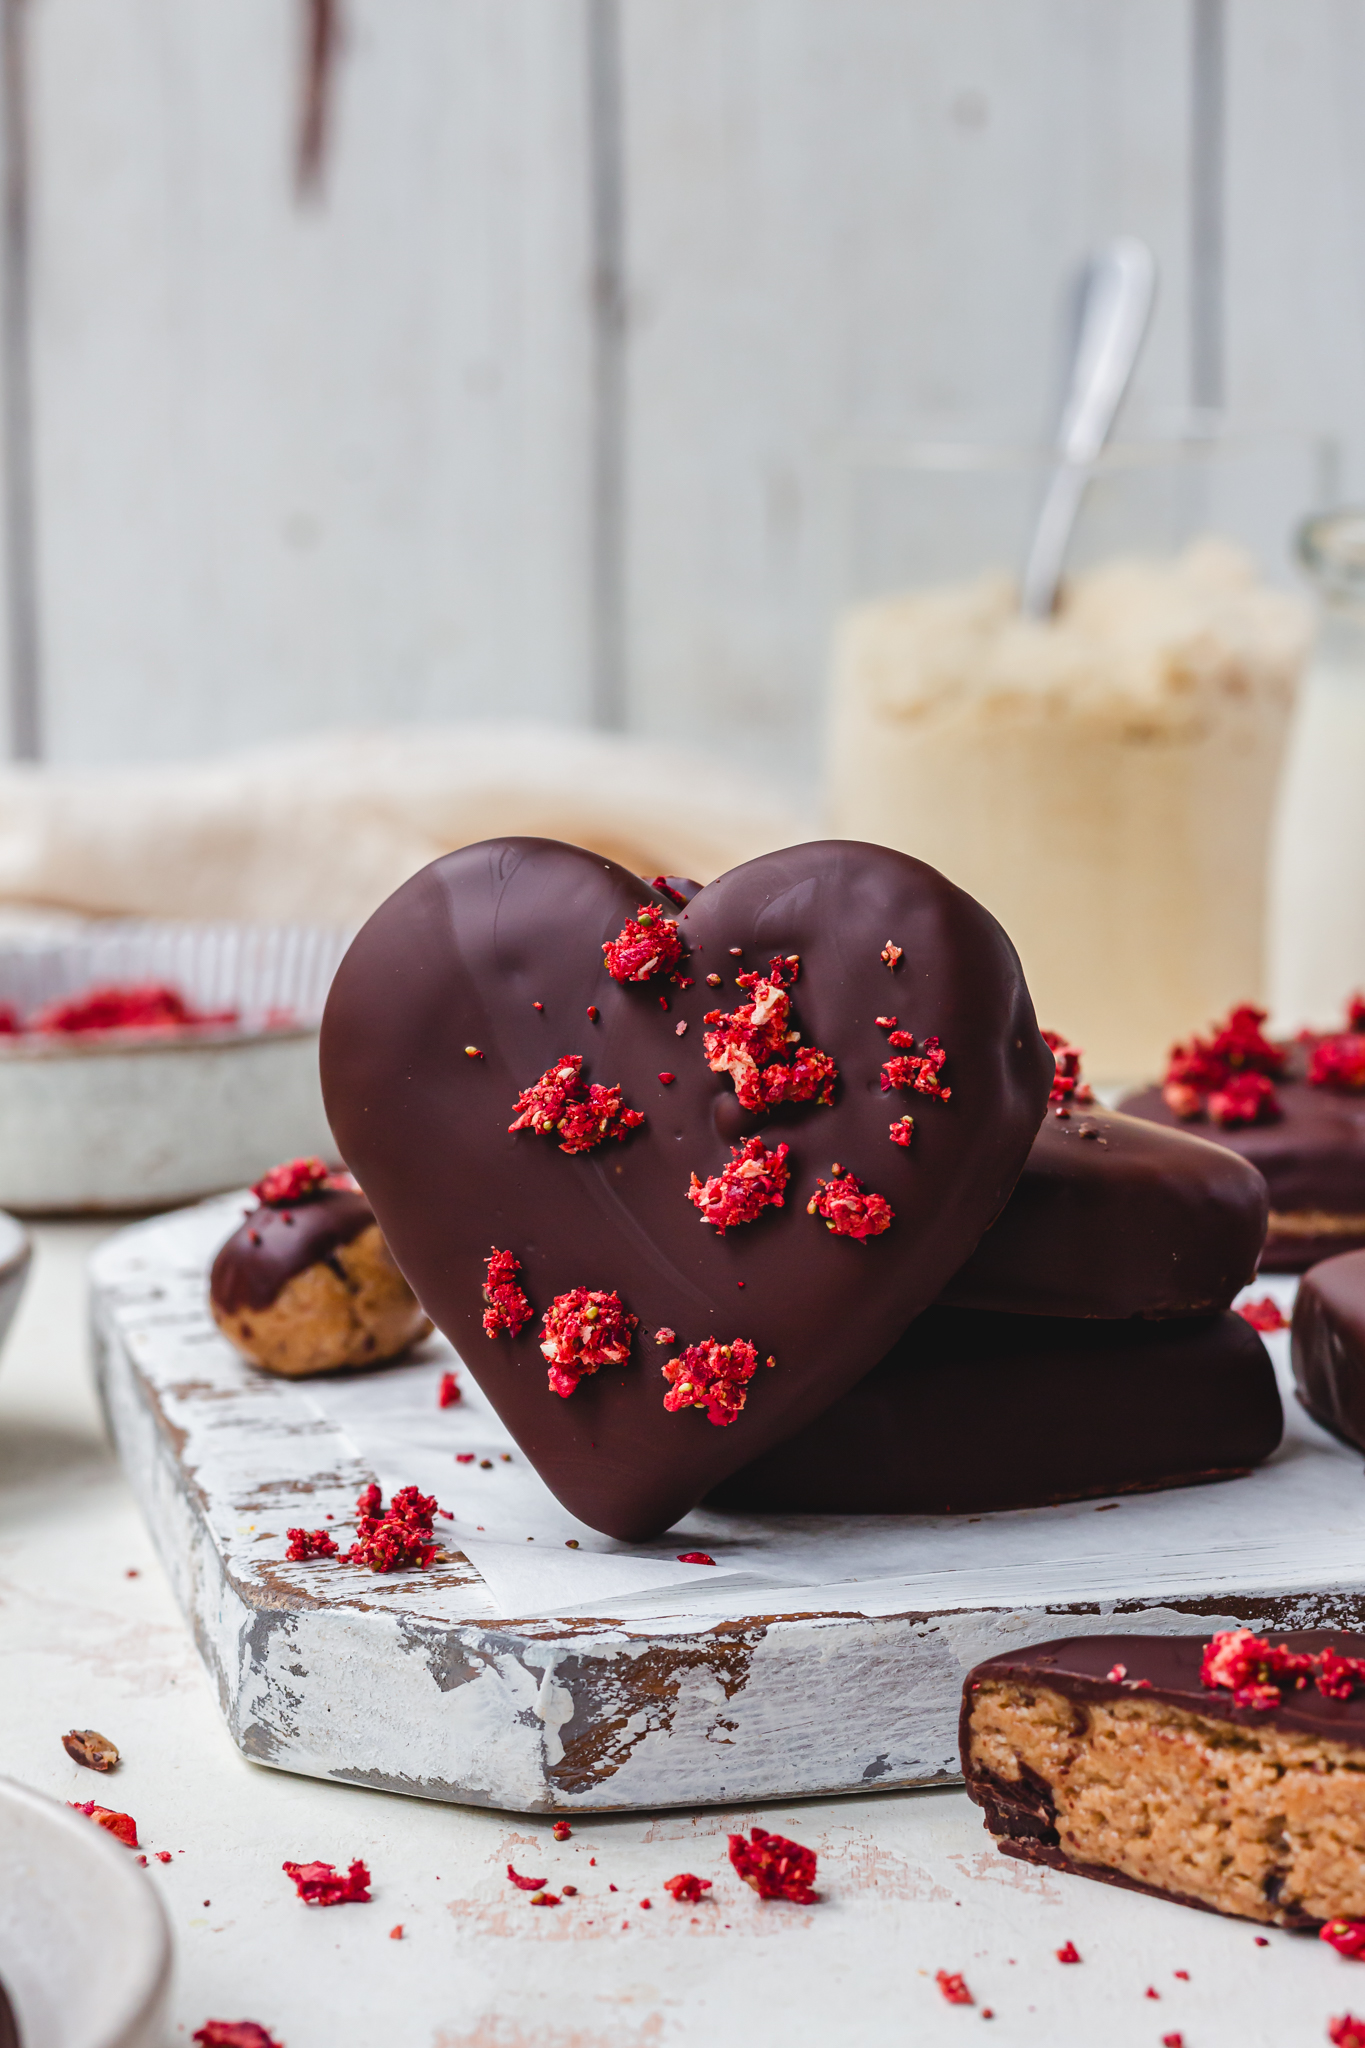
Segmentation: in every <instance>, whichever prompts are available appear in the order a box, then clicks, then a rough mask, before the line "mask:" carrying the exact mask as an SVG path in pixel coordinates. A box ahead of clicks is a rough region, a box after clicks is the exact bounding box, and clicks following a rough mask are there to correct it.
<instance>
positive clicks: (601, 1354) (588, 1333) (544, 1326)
mask: <svg viewBox="0 0 1365 2048" xmlns="http://www.w3.org/2000/svg"><path fill="white" fill-rule="evenodd" d="M638 1322H639V1317H638V1316H633V1315H629V1314H628V1313H627V1312H626V1309H625V1308H624V1307H623V1305H622V1302H621V1297H620V1295H619V1294H615V1293H606V1292H604V1291H603V1290H601V1289H600V1288H599V1289H589V1288H587V1287H575V1288H573V1289H572V1290H571V1291H570V1292H569V1293H568V1294H557V1295H556V1296H555V1298H554V1300H553V1301H552V1302H551V1303H550V1306H549V1307H548V1308H547V1309H546V1311H545V1314H544V1316H543V1317H542V1319H541V1332H542V1335H541V1345H540V1349H541V1354H542V1356H543V1357H545V1358H547V1359H548V1360H549V1364H550V1371H549V1382H550V1391H551V1393H553V1394H559V1395H560V1396H561V1397H562V1398H563V1399H564V1400H566V1401H567V1399H568V1398H569V1395H570V1394H571V1393H572V1392H573V1390H574V1388H575V1387H576V1386H577V1385H578V1382H579V1381H580V1380H581V1379H588V1378H590V1377H591V1375H592V1374H593V1373H595V1372H596V1371H597V1369H598V1367H599V1366H603V1365H625V1364H626V1363H627V1362H628V1360H629V1358H630V1344H631V1336H632V1333H633V1331H634V1330H635V1327H636V1324H637V1323H638Z"/></svg>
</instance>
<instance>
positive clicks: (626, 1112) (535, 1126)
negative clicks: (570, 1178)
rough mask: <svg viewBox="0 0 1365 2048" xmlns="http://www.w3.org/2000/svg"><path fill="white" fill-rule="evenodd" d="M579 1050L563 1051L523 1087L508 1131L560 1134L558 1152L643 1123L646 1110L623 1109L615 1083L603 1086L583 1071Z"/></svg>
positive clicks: (584, 1147)
mask: <svg viewBox="0 0 1365 2048" xmlns="http://www.w3.org/2000/svg"><path fill="white" fill-rule="evenodd" d="M582 1066H583V1055H582V1053H581V1052H571V1053H565V1054H564V1056H563V1058H562V1059H559V1060H556V1062H555V1064H554V1065H553V1066H552V1067H547V1068H546V1069H545V1072H544V1073H543V1074H542V1075H541V1077H540V1079H539V1080H538V1081H533V1082H532V1083H531V1085H530V1087H529V1088H523V1089H522V1091H521V1093H520V1095H519V1096H518V1097H517V1099H516V1101H515V1102H514V1103H513V1105H512V1107H513V1108H514V1109H515V1110H516V1112H517V1114H516V1118H515V1120H514V1121H513V1122H512V1123H510V1124H509V1125H508V1126H507V1129H508V1131H509V1133H510V1132H514V1131H534V1132H535V1134H536V1136H537V1137H540V1138H558V1140H559V1149H560V1151H561V1152H591V1151H592V1149H593V1147H594V1146H596V1145H600V1144H601V1143H602V1142H603V1140H604V1139H606V1138H624V1137H625V1136H626V1135H627V1133H628V1132H630V1131H633V1130H635V1129H637V1128H638V1126H639V1125H640V1124H642V1123H643V1122H644V1120H645V1119H644V1112H643V1110H639V1109H627V1107H626V1105H625V1103H624V1102H623V1101H622V1099H621V1088H620V1084H619V1082H613V1083H612V1085H611V1086H610V1087H609V1088H607V1087H603V1086H602V1085H601V1083H600V1082H597V1081H594V1082H592V1084H591V1085H590V1086H589V1085H588V1084H587V1083H585V1082H584V1080H583V1075H582Z"/></svg>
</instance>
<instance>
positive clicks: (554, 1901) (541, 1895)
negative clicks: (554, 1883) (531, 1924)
mask: <svg viewBox="0 0 1365 2048" xmlns="http://www.w3.org/2000/svg"><path fill="white" fill-rule="evenodd" d="M531 1904H532V1905H533V1906H557V1905H558V1904H559V1895H558V1893H557V1892H532V1894H531Z"/></svg>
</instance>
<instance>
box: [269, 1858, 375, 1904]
mask: <svg viewBox="0 0 1365 2048" xmlns="http://www.w3.org/2000/svg"><path fill="white" fill-rule="evenodd" d="M280 1868H281V1869H282V1870H283V1871H284V1874H285V1876H286V1877H288V1878H291V1879H292V1880H293V1884H294V1889H295V1891H296V1892H297V1893H298V1895H299V1897H300V1898H301V1899H302V1900H303V1903H304V1904H305V1906H368V1905H369V1904H370V1873H369V1871H368V1870H367V1869H366V1868H365V1865H364V1864H363V1863H361V1862H359V1861H358V1860H357V1861H356V1862H355V1863H353V1864H352V1865H351V1867H350V1869H349V1870H348V1871H347V1873H346V1875H345V1877H343V1876H342V1875H341V1872H340V1871H339V1870H336V1869H334V1868H333V1866H332V1865H331V1864H330V1863H282V1864H281V1865H280Z"/></svg>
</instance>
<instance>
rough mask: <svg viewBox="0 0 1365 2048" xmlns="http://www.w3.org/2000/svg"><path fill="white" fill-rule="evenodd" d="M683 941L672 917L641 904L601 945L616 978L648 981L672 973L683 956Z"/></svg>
mask: <svg viewBox="0 0 1365 2048" xmlns="http://www.w3.org/2000/svg"><path fill="white" fill-rule="evenodd" d="M682 951H683V947H682V940H681V939H680V938H679V937H678V927H677V925H676V924H675V923H674V921H673V919H672V918H671V917H665V916H664V914H663V912H662V911H661V910H660V909H659V908H658V907H657V906H656V905H655V904H653V903H642V904H641V905H640V908H639V910H638V911H637V912H636V914H635V916H634V917H628V918H627V919H626V921H625V923H624V924H623V925H622V927H621V930H620V932H619V933H618V934H617V936H616V937H615V938H614V939H612V940H610V941H609V942H608V943H607V944H606V945H604V946H603V948H602V963H603V965H604V966H605V968H606V970H607V973H608V974H609V975H610V976H611V978H612V980H613V981H621V982H626V981H649V980H650V979H651V978H652V977H653V976H654V975H656V974H668V973H671V971H672V970H673V968H675V967H676V966H677V964H678V962H679V961H680V960H681V958H682Z"/></svg>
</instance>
